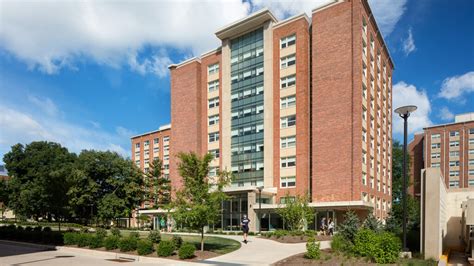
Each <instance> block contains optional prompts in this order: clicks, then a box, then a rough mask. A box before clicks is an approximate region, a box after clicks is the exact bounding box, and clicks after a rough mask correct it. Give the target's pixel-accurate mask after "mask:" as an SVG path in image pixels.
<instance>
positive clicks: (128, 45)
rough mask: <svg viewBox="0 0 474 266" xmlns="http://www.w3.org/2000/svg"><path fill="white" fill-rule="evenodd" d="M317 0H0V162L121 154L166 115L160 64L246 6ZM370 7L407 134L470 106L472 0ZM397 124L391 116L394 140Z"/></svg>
mask: <svg viewBox="0 0 474 266" xmlns="http://www.w3.org/2000/svg"><path fill="white" fill-rule="evenodd" d="M324 2H327V0H315V1H264V0H253V1H244V2H242V1H240V0H226V1H179V2H176V1H175V2H173V1H171V0H170V1H167V0H165V1H143V0H142V1H131V0H130V1H120V2H119V1H95V2H92V1H81V2H79V1H64V2H61V3H59V2H57V1H37V2H28V3H26V2H21V3H19V1H13V0H7V1H5V0H0V158H2V157H3V154H4V153H5V152H7V151H8V150H9V149H10V146H11V145H13V144H15V143H18V142H20V143H29V142H30V141H33V140H51V141H57V142H60V143H61V144H63V145H64V146H66V147H68V148H69V149H70V150H72V151H75V152H79V151H80V150H82V149H91V148H94V149H99V150H106V149H110V150H114V151H117V152H119V153H121V154H122V155H125V156H129V153H130V152H129V151H130V136H131V135H134V134H139V133H142V132H146V131H150V130H155V129H157V128H158V127H159V126H160V125H162V124H166V123H169V121H170V114H169V110H170V106H169V105H170V104H169V101H170V93H169V90H170V85H169V73H168V70H167V66H168V65H169V64H171V63H177V62H180V61H182V60H184V59H186V58H189V57H192V56H195V55H199V54H201V53H203V52H205V51H207V50H209V49H212V48H215V47H217V46H218V45H219V42H218V40H217V38H216V37H215V36H214V34H213V33H214V32H215V31H216V30H217V29H219V28H220V27H222V26H224V25H226V24H228V23H230V22H233V21H235V20H237V19H239V18H242V17H243V16H245V15H247V14H249V13H251V12H252V11H255V10H258V9H260V8H262V7H269V8H270V10H272V12H274V14H275V15H276V16H277V17H278V18H279V19H283V18H286V17H288V16H291V15H295V14H299V13H301V12H307V13H308V14H309V13H310V10H311V9H312V8H314V7H316V6H318V5H320V4H322V3H324ZM370 3H371V6H372V9H373V11H374V13H375V17H376V19H377V21H378V23H379V25H380V28H381V31H382V32H383V34H384V36H385V40H386V42H387V44H388V47H389V49H390V52H391V55H392V57H393V61H394V62H395V72H394V77H393V80H394V82H393V84H394V90H393V93H394V96H393V99H394V103H393V106H394V107H396V106H399V105H402V104H416V105H418V106H419V110H418V111H417V112H416V113H415V114H414V115H413V117H412V118H411V119H410V132H411V133H413V132H416V131H419V130H420V129H421V128H422V127H424V126H427V125H430V124H436V123H445V122H450V121H452V120H453V115H454V114H457V113H464V112H472V111H474V105H473V103H474V1H471V0H456V1H443V0H416V1H407V0H378V1H377V0H373V1H370ZM33 11H34V12H33ZM401 128H402V124H401V123H400V120H399V119H398V118H395V120H394V137H395V138H396V139H399V138H400V132H401ZM0 161H1V160H0Z"/></svg>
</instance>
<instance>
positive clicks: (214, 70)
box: [207, 63, 219, 75]
mask: <svg viewBox="0 0 474 266" xmlns="http://www.w3.org/2000/svg"><path fill="white" fill-rule="evenodd" d="M207 73H208V75H212V74H214V73H219V63H215V64H212V65H209V66H208V67H207Z"/></svg>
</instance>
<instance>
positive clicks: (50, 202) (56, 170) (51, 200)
mask: <svg viewBox="0 0 474 266" xmlns="http://www.w3.org/2000/svg"><path fill="white" fill-rule="evenodd" d="M74 160H75V155H74V154H72V153H69V151H68V150H67V149H66V148H64V147H61V145H60V144H58V143H54V142H46V141H36V142H32V143H30V144H28V145H26V146H23V145H22V144H16V145H14V146H13V147H12V149H11V151H10V152H8V153H6V154H5V155H4V157H3V161H4V162H5V164H6V168H7V170H8V172H9V175H10V177H11V179H10V181H9V188H10V196H9V205H10V208H11V209H12V210H13V211H14V212H15V213H16V214H17V215H21V216H26V217H33V218H35V219H39V218H47V219H48V220H49V221H51V220H52V219H53V218H54V219H55V220H56V221H60V220H61V219H64V218H65V217H67V216H68V213H69V208H68V200H67V195H66V194H67V191H68V189H69V187H70V183H69V179H68V176H69V174H70V172H71V170H72V167H73V163H74Z"/></svg>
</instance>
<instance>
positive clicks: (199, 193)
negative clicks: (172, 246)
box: [172, 152, 232, 251]
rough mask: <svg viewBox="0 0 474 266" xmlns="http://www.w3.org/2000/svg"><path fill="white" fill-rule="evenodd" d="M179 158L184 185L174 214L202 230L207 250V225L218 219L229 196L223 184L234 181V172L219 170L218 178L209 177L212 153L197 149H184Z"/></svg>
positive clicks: (178, 192)
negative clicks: (184, 151)
mask: <svg viewBox="0 0 474 266" xmlns="http://www.w3.org/2000/svg"><path fill="white" fill-rule="evenodd" d="M178 158H179V160H180V162H179V164H178V170H179V174H180V175H181V177H182V178H183V187H182V189H181V190H179V191H177V192H176V198H175V199H174V201H173V204H172V205H173V206H174V208H175V212H174V214H173V216H174V218H175V220H176V221H177V222H178V223H180V224H183V225H184V226H187V227H189V228H191V229H195V230H199V231H200V233H201V251H204V227H205V226H207V225H209V224H212V223H214V222H215V221H216V220H217V219H218V217H219V215H220V213H221V202H222V201H223V200H225V199H227V196H226V195H225V193H224V192H223V188H224V186H226V185H228V184H229V183H230V182H231V178H232V174H231V173H230V172H226V171H225V172H221V171H219V173H218V175H217V176H216V177H215V178H209V177H208V173H209V163H210V162H211V161H212V158H213V157H212V155H211V154H206V155H204V156H203V157H200V156H198V155H197V154H196V153H194V152H191V153H180V154H178Z"/></svg>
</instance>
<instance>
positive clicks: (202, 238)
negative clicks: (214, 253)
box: [201, 226, 204, 251]
mask: <svg viewBox="0 0 474 266" xmlns="http://www.w3.org/2000/svg"><path fill="white" fill-rule="evenodd" d="M201 251H204V226H203V227H201Z"/></svg>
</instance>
